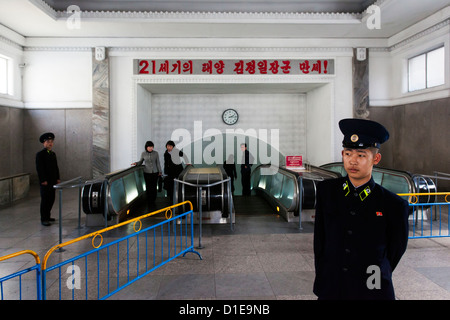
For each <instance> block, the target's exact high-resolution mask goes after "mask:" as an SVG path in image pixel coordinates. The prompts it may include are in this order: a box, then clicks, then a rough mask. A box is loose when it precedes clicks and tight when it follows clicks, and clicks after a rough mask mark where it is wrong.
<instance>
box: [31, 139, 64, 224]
mask: <svg viewBox="0 0 450 320" xmlns="http://www.w3.org/2000/svg"><path fill="white" fill-rule="evenodd" d="M54 139H55V135H54V134H53V133H51V132H47V133H44V134H43V135H41V136H40V137H39V142H41V143H42V144H43V145H44V149H42V150H41V151H39V152H38V153H37V154H36V171H37V174H38V179H39V187H40V192H41V208H40V210H41V223H42V225H44V226H49V225H50V222H51V221H55V219H53V218H51V216H50V211H51V210H52V207H53V204H54V202H55V189H54V188H53V186H54V185H55V184H58V183H60V182H61V181H60V179H59V168H58V162H57V161H56V154H55V153H54V152H53V151H52V149H53V140H54Z"/></svg>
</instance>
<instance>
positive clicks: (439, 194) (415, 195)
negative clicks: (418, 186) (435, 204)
mask: <svg viewBox="0 0 450 320" xmlns="http://www.w3.org/2000/svg"><path fill="white" fill-rule="evenodd" d="M397 195H398V196H400V197H409V198H408V202H409V203H412V204H416V203H417V202H418V201H419V197H420V196H443V195H445V198H444V201H445V202H447V203H449V202H450V200H449V199H448V196H449V195H450V192H430V193H398V194H397ZM413 197H414V198H415V200H416V201H415V202H412V201H411V199H413Z"/></svg>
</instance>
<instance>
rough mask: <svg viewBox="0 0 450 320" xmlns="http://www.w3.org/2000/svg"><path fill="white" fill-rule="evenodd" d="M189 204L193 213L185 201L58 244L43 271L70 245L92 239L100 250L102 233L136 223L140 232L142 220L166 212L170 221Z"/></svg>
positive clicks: (44, 261) (45, 259)
mask: <svg viewBox="0 0 450 320" xmlns="http://www.w3.org/2000/svg"><path fill="white" fill-rule="evenodd" d="M187 204H188V205H189V207H190V210H191V211H192V210H193V206H192V203H191V202H190V201H184V202H180V203H177V204H175V205H172V206H170V207H166V208H163V209H160V210H157V211H154V212H151V213H148V214H145V215H142V216H140V217H137V218H134V219H130V220H127V221H124V222H121V223H118V224H116V225H113V226H111V227H108V228H104V229H101V230H99V231H95V232H92V233H89V234H87V235H84V236H82V237H78V238H76V239H73V240H70V241H66V242H64V243H61V244H58V245H56V246H54V247H52V248H51V249H50V250H48V251H47V253H46V254H45V256H44V259H43V261H42V271H44V270H46V267H47V261H48V259H49V257H50V255H51V254H52V253H53V252H54V251H55V250H58V249H61V248H63V247H66V246H68V245H70V244H73V243H76V242H79V241H81V240H84V239H88V238H92V246H93V247H94V248H99V247H100V246H101V245H102V243H103V236H102V235H101V234H102V233H105V232H107V231H110V230H113V229H117V228H120V227H122V226H124V225H127V224H130V223H134V225H133V229H134V230H135V232H138V231H139V230H140V229H141V227H142V222H141V220H142V219H145V218H148V217H150V216H153V215H156V214H158V213H161V212H165V217H166V219H170V218H171V217H172V209H173V208H176V207H180V206H183V205H187ZM169 212H170V215H168V213H169ZM137 221H139V222H140V227H139V229H138V230H136V222H137ZM97 236H100V243H99V244H98V245H95V244H94V240H95V239H96V238H97Z"/></svg>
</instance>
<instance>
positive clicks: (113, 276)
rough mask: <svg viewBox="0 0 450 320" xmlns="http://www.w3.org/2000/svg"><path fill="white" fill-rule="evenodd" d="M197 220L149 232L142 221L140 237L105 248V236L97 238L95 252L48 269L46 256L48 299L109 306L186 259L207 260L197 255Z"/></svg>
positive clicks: (137, 227)
mask: <svg viewBox="0 0 450 320" xmlns="http://www.w3.org/2000/svg"><path fill="white" fill-rule="evenodd" d="M170 208H171V207H170ZM166 214H167V212H166ZM192 215H193V211H192V208H191V210H189V211H187V212H185V213H183V214H180V215H177V216H175V217H172V218H169V219H168V220H165V221H163V222H161V223H158V224H155V225H152V226H149V227H147V228H145V229H143V230H141V228H142V222H141V220H136V221H134V225H133V229H134V231H135V232H134V233H132V234H130V235H127V236H125V237H122V238H120V239H117V240H114V241H111V242H110V243H108V244H104V245H102V242H103V237H102V236H101V234H100V233H96V234H92V235H91V238H92V245H93V246H94V249H92V250H90V251H87V252H85V253H82V254H80V255H77V256H75V257H73V258H70V259H67V260H65V261H63V262H60V263H57V264H55V265H53V266H51V267H48V268H47V267H46V266H45V262H46V260H47V258H48V257H47V256H48V255H46V258H44V266H43V267H42V287H43V294H42V298H43V299H44V300H47V299H59V300H66V299H72V300H76V299H86V300H88V299H97V300H104V299H107V298H108V297H110V296H112V295H113V294H115V293H117V292H118V291H120V290H122V289H123V288H125V287H127V286H129V285H130V284H132V283H134V282H136V281H137V280H139V279H141V278H142V277H144V276H146V275H147V274H149V273H150V272H152V271H154V270H155V269H157V268H159V267H161V266H163V265H164V264H166V263H168V262H169V261H171V260H173V259H175V258H177V257H178V256H180V255H183V256H184V255H185V254H186V253H188V252H192V253H195V254H197V255H198V256H199V258H200V259H202V256H201V255H200V253H198V252H197V251H195V250H194V249H193V248H194V225H193V217H192ZM188 216H190V217H188ZM138 223H139V224H138ZM98 236H100V238H99V239H97V238H98ZM96 241H97V242H99V241H100V243H99V244H96V243H95V242H96ZM57 247H58V246H57ZM63 274H64V275H65V276H66V277H67V279H65V281H64V280H63V278H64V276H63Z"/></svg>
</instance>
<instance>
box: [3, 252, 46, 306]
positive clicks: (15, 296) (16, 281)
mask: <svg viewBox="0 0 450 320" xmlns="http://www.w3.org/2000/svg"><path fill="white" fill-rule="evenodd" d="M25 254H31V255H32V256H33V257H34V259H35V261H36V264H35V265H34V266H32V267H30V268H26V269H23V270H20V271H18V272H15V273H13V274H10V275H7V276H4V277H2V278H0V300H6V299H8V300H23V299H33V300H34V299H36V300H41V297H42V295H41V292H42V291H41V264H40V259H39V256H38V254H37V253H36V252H34V251H31V250H22V251H19V252H15V253H12V254H9V255H6V256H3V257H0V262H2V261H6V260H9V259H13V258H16V257H18V256H21V255H25ZM34 270H36V278H34V279H32V281H31V283H30V280H29V279H23V276H24V275H27V274H28V273H30V272H32V271H34ZM8 280H9V281H8ZM7 281H8V282H7ZM24 282H27V283H28V285H27V286H26V287H27V290H26V291H27V292H26V296H25V297H24V296H23V294H24V293H23V284H24ZM32 282H35V284H36V288H35V289H34V290H33V289H32V290H30V289H29V288H30V287H33V286H32ZM5 286H6V287H7V288H5ZM5 289H6V290H5ZM5 291H6V292H7V293H5ZM29 292H35V293H36V294H35V295H32V296H28V293H29ZM5 296H6V297H5ZM34 296H35V297H34Z"/></svg>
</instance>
